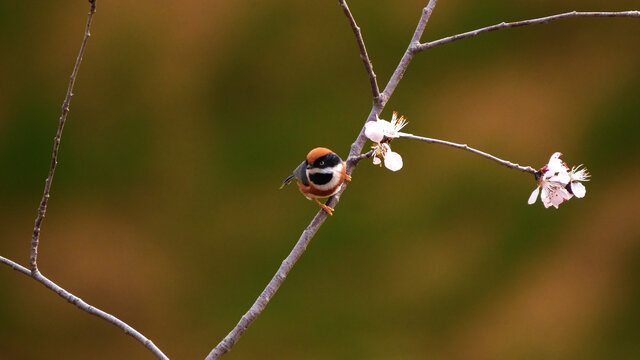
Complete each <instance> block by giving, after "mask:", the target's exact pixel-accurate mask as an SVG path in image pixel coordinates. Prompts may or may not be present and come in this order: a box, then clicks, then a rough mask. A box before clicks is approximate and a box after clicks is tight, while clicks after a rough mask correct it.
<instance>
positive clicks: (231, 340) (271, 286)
mask: <svg viewBox="0 0 640 360" xmlns="http://www.w3.org/2000/svg"><path fill="white" fill-rule="evenodd" d="M436 2H437V0H431V1H429V4H428V5H427V7H426V8H424V10H423V11H422V17H421V18H420V21H419V23H418V27H417V28H416V31H415V33H414V34H413V39H412V42H411V44H410V45H409V49H407V51H406V52H405V56H403V58H402V60H401V61H400V64H398V68H396V71H395V72H394V74H393V76H392V77H391V80H389V83H388V84H387V87H386V88H385V94H387V95H391V94H392V93H393V90H395V87H396V86H397V84H398V82H399V81H400V78H402V73H404V69H406V67H407V65H408V64H409V62H410V61H411V58H412V57H413V51H411V48H412V46H414V44H415V45H417V43H418V41H419V40H420V37H421V36H422V32H423V31H424V28H425V26H426V24H427V21H428V20H429V16H430V15H431V12H432V11H433V7H434V6H435V4H436ZM347 16H348V15H347ZM356 36H357V35H356ZM359 41H360V40H359ZM363 46H364V43H363ZM400 68H403V70H402V71H399V70H398V69H400ZM387 100H388V96H382V94H381V97H380V101H374V103H373V106H372V107H371V111H370V112H369V116H368V117H367V122H368V121H373V120H375V119H376V118H377V116H378V115H379V114H380V113H381V112H382V109H384V106H385V104H386V102H387ZM365 142H366V137H365V135H364V126H363V127H362V129H361V130H360V134H359V135H358V137H357V138H356V140H355V141H354V142H353V144H352V145H351V151H350V152H349V157H348V158H347V159H348V161H347V173H348V174H349V175H351V174H352V173H353V170H354V169H355V167H356V166H357V164H358V162H359V161H360V160H362V159H364V158H366V157H370V156H371V155H373V153H372V152H369V153H367V154H364V155H361V153H362V149H363V148H364V144H365ZM346 187H347V182H345V183H344V184H343V185H342V188H341V189H340V191H338V193H337V194H336V195H334V196H332V197H331V198H329V200H327V205H328V206H330V207H335V206H336V204H337V203H338V202H339V201H340V196H341V195H342V193H343V192H344V190H345V189H346ZM326 219H327V213H326V212H325V211H324V210H320V211H318V213H317V214H316V216H315V217H314V218H313V220H312V221H311V223H310V224H309V226H307V228H306V229H305V230H304V231H303V232H302V235H300V238H299V239H298V242H297V243H296V245H295V246H294V247H293V250H291V252H290V253H289V255H288V256H287V257H286V258H285V260H284V261H283V262H282V265H280V268H278V271H277V272H276V274H275V275H274V276H273V278H271V281H269V283H268V284H267V286H266V287H265V289H264V290H263V291H262V293H261V294H260V296H258V298H257V299H256V301H255V302H254V303H253V305H251V307H250V308H249V310H248V311H247V312H246V313H245V314H244V315H243V316H242V318H240V321H239V322H238V324H237V325H236V326H235V327H234V328H233V329H232V330H231V331H230V332H229V334H227V336H225V338H224V339H222V341H220V343H219V344H218V345H216V347H215V348H213V350H211V352H210V353H209V355H207V357H206V360H215V359H220V358H221V357H222V356H223V355H224V354H226V353H227V352H228V351H229V350H231V348H232V347H233V345H234V344H235V343H236V342H237V341H238V339H239V338H240V337H241V336H242V334H244V332H245V331H246V330H247V328H248V327H249V326H250V325H251V324H252V323H253V321H255V319H256V318H257V317H258V316H259V315H260V314H261V313H262V311H263V310H264V309H265V307H266V306H267V304H268V303H269V301H270V300H271V298H272V297H273V295H274V294H275V292H276V291H278V289H279V288H280V285H282V283H283V282H284V280H285V279H286V277H287V275H288V274H289V271H291V269H292V268H293V266H294V265H295V264H296V262H297V261H298V259H299V258H300V256H302V254H303V253H304V251H305V250H306V249H307V246H308V245H309V242H310V241H311V239H312V238H313V236H314V235H315V234H316V232H318V229H319V228H320V226H322V224H323V223H324V221H325V220H326Z"/></svg>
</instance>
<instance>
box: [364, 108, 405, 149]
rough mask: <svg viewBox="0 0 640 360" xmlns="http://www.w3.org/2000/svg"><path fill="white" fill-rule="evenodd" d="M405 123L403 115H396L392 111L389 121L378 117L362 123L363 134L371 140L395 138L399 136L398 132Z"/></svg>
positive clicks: (381, 140)
mask: <svg viewBox="0 0 640 360" xmlns="http://www.w3.org/2000/svg"><path fill="white" fill-rule="evenodd" d="M405 125H407V120H406V119H405V118H404V116H400V117H398V113H397V112H395V111H394V112H393V116H392V117H391V121H390V122H389V121H387V120H383V119H378V120H376V121H369V122H368V123H366V124H365V125H364V134H365V135H366V136H367V137H368V138H369V139H370V140H371V141H373V142H377V143H379V142H383V141H384V140H385V138H386V139H395V138H397V137H399V136H400V135H399V132H400V130H402V128H403V127H405Z"/></svg>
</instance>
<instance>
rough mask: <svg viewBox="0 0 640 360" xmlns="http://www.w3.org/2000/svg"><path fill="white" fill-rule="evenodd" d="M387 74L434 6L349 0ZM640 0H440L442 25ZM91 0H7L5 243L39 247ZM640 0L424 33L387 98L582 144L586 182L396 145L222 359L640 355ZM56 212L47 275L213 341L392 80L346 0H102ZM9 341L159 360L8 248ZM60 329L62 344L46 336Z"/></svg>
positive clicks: (479, 129)
mask: <svg viewBox="0 0 640 360" xmlns="http://www.w3.org/2000/svg"><path fill="white" fill-rule="evenodd" d="M349 5H350V7H351V9H352V11H353V13H354V16H355V17H356V20H357V21H358V23H359V25H360V26H361V27H362V31H363V34H364V37H365V41H366V43H367V46H368V50H369V54H370V56H371V58H372V60H373V63H374V67H375V70H376V73H377V75H378V79H379V81H380V83H381V86H383V85H384V84H386V81H387V80H388V78H389V76H390V74H391V72H392V71H393V69H394V68H395V66H396V64H397V62H398V60H399V59H400V57H401V55H402V53H403V52H404V50H405V48H406V46H407V44H408V42H409V39H410V37H411V34H412V33H413V30H414V28H415V25H416V22H417V20H418V18H419V16H420V11H421V9H422V7H423V6H424V5H426V0H424V1H417V0H411V1H376V2H373V1H367V0H359V1H355V0H354V1H350V2H349ZM639 7H640V4H639V3H638V1H626V0H613V1H609V2H603V1H588V0H587V1H557V0H556V1H536V2H520V1H517V2H514V1H476V2H468V1H466V2H465V1H441V3H440V4H438V6H437V7H436V9H435V11H434V13H433V16H432V18H431V21H430V23H429V25H428V27H427V30H426V32H425V35H424V36H423V41H426V40H435V39H438V38H440V37H444V36H448V35H452V34H455V33H459V32H463V31H467V30H472V29H475V28H478V27H482V26H486V25H491V24H494V23H498V22H501V21H514V20H520V19H527V18H533V17H540V16H546V15H551V14H554V13H560V12H565V11H570V10H630V9H634V8H635V9H636V10H637V9H638V8H639ZM88 8H89V6H88V4H87V3H86V1H73V2H72V1H65V2H37V3H34V2H25V1H3V2H0V49H1V50H0V51H1V53H2V56H1V57H0V76H1V78H2V82H1V83H0V169H1V170H0V254H1V255H2V256H5V257H8V258H11V259H13V260H16V261H18V262H20V263H21V264H23V265H26V264H27V262H28V248H29V241H30V236H31V231H32V229H33V220H34V218H35V216H36V207H37V204H38V201H39V199H40V197H41V196H42V188H43V185H44V179H45V177H46V174H47V169H48V164H49V161H50V156H51V147H52V139H53V136H54V134H55V129H56V127H57V123H58V117H59V115H60V105H61V103H62V100H63V97H64V92H65V90H66V87H67V82H68V77H69V75H70V73H71V69H72V66H73V61H74V60H75V56H76V54H77V50H78V47H79V45H80V41H81V39H82V31H83V27H84V24H85V21H86V13H87V11H88ZM639 35H640V21H639V20H638V19H593V18H590V19H585V18H583V19H569V20H563V21H560V22H555V23H551V24H546V25H538V26H531V27H525V28H518V29H511V30H506V31H501V32H494V33H490V34H485V35H482V36H480V37H477V38H474V39H468V40H463V41H460V42H456V43H453V44H449V45H446V46H443V47H439V48H435V49H432V50H429V51H427V52H425V53H422V54H420V55H418V56H417V57H416V58H415V59H414V61H413V62H412V63H411V65H410V67H409V69H408V71H407V73H406V75H405V78H404V79H403V80H402V82H401V83H400V86H399V87H398V89H397V91H396V93H395V94H394V95H393V97H392V99H391V101H390V102H389V104H388V106H387V108H386V109H385V111H384V113H383V117H385V118H389V117H390V115H391V111H392V110H398V111H399V112H400V113H401V114H404V115H406V116H407V117H408V119H409V121H410V122H411V123H410V125H409V126H408V127H407V128H406V130H407V131H408V132H412V133H415V134H419V135H424V136H430V137H436V138H443V139H447V140H451V141H457V142H464V143H468V144H469V145H471V146H475V147H477V148H479V149H482V150H485V151H488V152H490V153H493V154H495V155H497V156H499V157H503V158H506V159H508V160H511V161H515V162H519V163H520V164H524V165H532V166H534V167H540V166H542V165H543V164H544V163H545V162H546V161H547V159H548V157H549V156H550V155H551V154H552V153H553V152H555V151H562V152H563V153H564V154H565V156H564V160H566V161H567V162H568V163H569V164H570V165H577V164H580V163H585V164H586V165H587V166H588V168H589V170H590V171H591V173H592V174H593V180H592V181H591V182H590V183H588V184H587V196H586V197H585V198H584V199H582V200H575V199H574V200H571V201H570V202H568V203H566V204H563V205H562V206H561V207H560V209H559V210H556V209H544V207H543V206H542V205H541V204H540V203H539V202H538V203H536V204H535V205H533V206H528V205H527V203H526V201H527V198H528V196H529V194H530V192H531V191H532V190H533V188H534V187H535V182H534V179H533V178H532V177H531V176H529V175H527V174H523V173H520V172H517V171H514V170H511V169H507V168H505V167H502V166H499V165H497V164H495V163H493V162H490V161H488V160H486V159H483V158H480V157H477V156H475V155H473V154H470V153H467V152H461V151H459V150H455V149H451V148H444V147H441V146H439V145H427V144H422V143H417V142H411V141H400V140H398V141H397V142H394V147H393V148H394V150H395V151H398V152H400V153H401V154H402V155H403V157H404V161H405V166H404V168H403V169H402V170H401V171H400V172H398V173H391V172H389V171H387V170H386V169H380V168H377V167H374V166H373V165H371V164H370V163H368V162H363V163H362V164H361V166H359V167H358V168H357V169H356V172H355V173H354V181H353V183H352V185H351V186H349V189H348V190H347V191H346V192H345V194H344V196H343V197H342V202H341V203H340V205H339V206H338V208H337V212H336V214H335V216H333V217H332V218H331V219H329V220H328V221H327V222H326V223H325V225H324V226H323V227H322V228H321V230H320V232H319V233H318V234H317V236H316V237H315V238H314V239H313V241H312V242H311V245H310V246H309V248H308V251H307V253H305V255H304V256H303V257H302V259H301V260H300V262H299V263H298V264H297V265H296V267H295V268H294V269H293V271H292V273H291V274H290V276H289V278H288V279H287V281H286V282H285V283H284V285H283V286H282V288H281V289H280V291H279V292H278V293H277V295H276V296H275V297H274V298H273V300H272V302H271V303H270V304H269V306H268V307H267V309H266V311H265V312H264V313H263V314H262V316H260V317H259V318H258V320H257V321H256V322H255V323H254V325H253V326H252V327H251V328H250V329H249V331H248V332H247V333H246V334H245V336H244V337H243V338H242V339H241V340H240V342H239V343H238V344H237V345H236V347H235V348H234V349H233V351H232V352H231V353H230V354H228V355H227V356H226V357H225V359H229V360H232V359H310V360H315V359H425V358H428V359H605V358H606V359H637V358H640V283H639V280H638V279H639V278H640V221H639V219H640V216H639V215H640V211H639V210H640V209H639V205H638V201H639V200H640V188H639V187H638V184H639V183H640V167H639V166H638V164H639V163H638V161H639V159H640V145H639V142H638V136H639V133H640V121H639V120H640V118H639V115H638V114H639V111H638V110H639V107H640V66H639V65H640V37H639ZM75 93H76V95H75V96H74V97H73V100H72V103H71V112H70V115H69V117H68V122H67V126H66V128H65V132H64V135H63V141H62V146H61V151H60V164H59V167H58V169H57V172H56V177H55V180H54V182H53V191H52V198H51V201H50V203H49V209H48V213H47V218H46V221H45V223H44V227H43V230H42V238H41V239H42V243H41V246H40V251H39V255H40V259H39V260H40V268H41V270H42V271H43V273H44V274H45V275H46V276H48V277H50V278H51V279H53V280H54V281H56V282H57V283H59V284H60V285H61V286H63V287H65V288H67V289H68V290H70V291H71V292H73V293H75V294H76V295H78V296H80V297H81V298H83V299H84V300H86V301H87V302H89V303H90V304H94V305H96V306H98V307H100V308H102V309H103V310H105V311H108V312H110V313H113V314H115V315H116V316H118V317H120V318H121V319H122V320H124V321H125V322H127V323H129V324H131V325H132V326H134V327H135V328H136V329H138V330H139V331H141V332H142V333H144V334H145V335H146V336H148V337H149V338H150V339H152V340H153V341H154V342H155V343H156V344H157V345H159V346H160V347H161V349H162V350H163V351H165V352H166V354H167V355H168V356H170V357H171V358H173V359H201V358H204V356H205V355H206V354H207V353H208V352H209V351H210V350H211V348H212V347H213V346H214V345H215V344H217V343H218V341H219V340H220V339H221V338H222V337H223V336H224V335H226V334H227V332H228V331H229V330H230V329H231V328H232V327H233V326H234V325H235V324H236V322H237V321H238V320H239V318H240V316H241V315H242V314H243V313H244V312H245V311H246V310H247V309H248V307H249V306H250V305H251V303H252V302H253V301H254V299H255V298H256V296H257V295H258V294H259V293H260V291H262V289H263V287H264V286H265V285H266V283H267V282H268V280H269V279H270V278H271V276H272V275H273V273H274V272H275V270H276V269H277V267H278V266H279V265H280V262H281V261H282V260H283V258H284V257H285V256H286V255H287V254H288V252H289V251H290V249H291V248H292V246H293V244H294V243H295V241H296V240H297V239H298V236H299V235H300V233H301V231H302V230H303V229H304V228H305V227H306V226H307V224H308V222H309V221H310V219H311V218H312V217H313V216H314V214H315V212H316V211H317V210H318V207H317V206H316V205H315V204H313V203H311V202H308V201H306V200H305V199H304V198H303V197H302V196H301V195H300V194H299V193H298V192H297V189H295V186H294V187H291V188H287V189H286V190H283V191H279V190H278V187H279V185H280V183H281V181H282V180H283V179H284V177H286V176H287V175H288V174H289V173H290V171H291V170H292V169H293V168H294V167H295V166H296V165H298V164H299V162H300V161H301V160H302V159H303V157H304V155H305V154H306V152H307V151H308V150H309V149H311V148H312V147H315V146H327V147H330V148H332V149H333V150H335V151H336V152H338V153H339V154H340V155H342V156H345V155H346V154H347V152H348V149H349V145H350V144H351V142H352V141H353V139H354V138H355V136H356V134H357V133H358V131H359V129H360V128H361V126H362V124H363V122H364V120H365V118H366V115H367V114H368V112H369V109H370V104H371V99H370V90H369V83H368V81H367V77H366V74H365V72H364V70H363V68H362V63H361V61H360V58H359V54H358V50H357V46H356V43H355V40H354V37H353V34H352V33H351V29H350V28H349V26H348V23H347V21H346V18H345V17H344V15H343V13H342V11H341V9H340V7H339V6H338V3H337V1H315V2H311V1H294V0H288V1H277V2H276V1H267V2H262V1H253V2H252V1H190V2H177V1H100V0H98V12H97V14H96V16H95V19H94V24H93V28H92V37H91V39H90V40H89V44H88V48H87V52H86V54H85V57H84V62H83V64H82V67H81V69H80V74H79V78H78V81H77V83H76V89H75ZM0 289H1V290H0V359H3V360H4V359H44V358H53V359H151V358H153V357H152V355H151V354H150V353H149V352H148V351H147V350H146V349H145V348H144V347H143V346H142V345H140V344H139V343H138V342H136V341H134V340H133V339H132V338H131V337H128V336H125V335H123V333H122V332H121V331H120V330H118V329H117V328H116V327H114V326H113V325H111V324H108V323H106V322H104V321H102V320H99V319H97V318H94V317H92V316H89V315H88V314H86V313H84V312H81V311H78V310H77V309H76V308H75V307H73V306H71V305H69V304H68V303H66V302H65V301H64V300H62V299H61V298H59V297H58V296H56V295H55V294H53V293H52V292H50V291H49V290H47V289H45V288H44V287H42V286H41V285H40V284H37V283H35V282H33V281H30V280H29V279H27V278H26V277H25V276H23V275H21V274H19V273H16V272H14V271H12V270H10V269H9V268H8V267H2V268H0ZM34 344H37V346H34Z"/></svg>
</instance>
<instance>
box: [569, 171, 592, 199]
mask: <svg viewBox="0 0 640 360" xmlns="http://www.w3.org/2000/svg"><path fill="white" fill-rule="evenodd" d="M581 166H582V165H578V166H574V167H572V168H571V171H570V172H569V179H570V183H569V184H570V185H569V186H570V188H571V193H572V194H573V195H575V196H576V197H577V198H583V197H584V196H585V195H586V194H587V189H586V188H585V187H584V185H582V182H583V181H589V178H590V177H591V174H589V172H588V171H587V168H585V167H583V168H582V169H581V168H580V167H581Z"/></svg>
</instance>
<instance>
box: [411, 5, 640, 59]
mask: <svg viewBox="0 0 640 360" xmlns="http://www.w3.org/2000/svg"><path fill="white" fill-rule="evenodd" d="M572 17H640V11H619V12H584V11H571V12H567V13H563V14H557V15H551V16H546V17H542V18H537V19H530V20H522V21H515V22H509V23H507V22H502V23H500V24H496V25H491V26H487V27H484V28H481V29H477V30H473V31H468V32H465V33H462V34H457V35H453V36H449V37H446V38H442V39H440V40H435V41H430V42H427V43H424V44H420V45H418V46H417V48H416V51H417V52H420V51H424V50H426V49H430V48H433V47H436V46H439V45H444V44H448V43H450V42H454V41H456V40H461V39H466V38H470V37H474V36H477V35H480V34H483V33H486V32H489V31H494V30H501V29H508V28H513V27H519V26H525V25H534V24H544V23H547V22H549V21H555V20H560V19H566V18H572Z"/></svg>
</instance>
